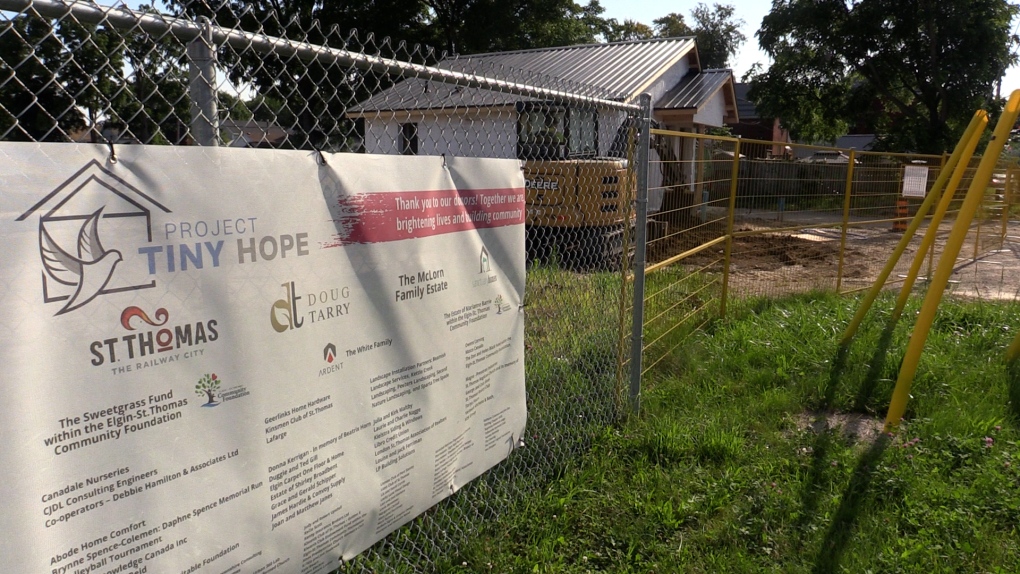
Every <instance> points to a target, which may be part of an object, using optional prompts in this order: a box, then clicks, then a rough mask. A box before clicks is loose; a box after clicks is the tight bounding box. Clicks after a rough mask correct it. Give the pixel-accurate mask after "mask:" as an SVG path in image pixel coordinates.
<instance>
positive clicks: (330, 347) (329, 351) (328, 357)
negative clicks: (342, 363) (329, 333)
mask: <svg viewBox="0 0 1020 574" xmlns="http://www.w3.org/2000/svg"><path fill="white" fill-rule="evenodd" d="M322 360H324V361H326V362H327V363H332V362H333V361H335V360H336V345H334V344H333V343H327V344H326V346H325V347H323V348H322Z"/></svg>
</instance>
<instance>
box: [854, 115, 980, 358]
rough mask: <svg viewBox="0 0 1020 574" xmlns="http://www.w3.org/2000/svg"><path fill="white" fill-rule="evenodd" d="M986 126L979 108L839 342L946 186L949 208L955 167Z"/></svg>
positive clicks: (971, 151) (862, 313)
mask: <svg viewBox="0 0 1020 574" xmlns="http://www.w3.org/2000/svg"><path fill="white" fill-rule="evenodd" d="M987 125H988V114H987V113H986V112H985V111H984V110H978V111H977V112H975V114H974V117H973V118H972V119H971V120H970V125H968V126H967V130H966V131H965V132H964V133H963V137H961V138H960V141H959V143H957V144H956V149H954V150H953V155H951V156H950V157H949V161H948V162H947V163H946V165H945V167H943V168H942V172H941V173H939V177H938V179H937V180H935V183H934V184H933V185H932V188H931V191H929V192H928V195H927V196H926V197H925V198H924V202H922V203H921V206H920V207H919V208H918V209H917V214H916V215H914V219H913V221H911V222H910V225H909V226H907V227H906V229H905V230H904V233H903V238H902V239H901V240H900V242H899V244H898V245H896V249H894V250H893V253H892V255H891V256H890V257H889V261H888V262H887V263H886V264H885V268H883V269H882V272H881V273H880V274H879V276H878V279H876V280H875V284H874V285H873V286H872V287H871V290H870V291H868V294H867V295H865V296H864V299H863V300H862V301H861V305H860V307H858V309H857V313H856V314H855V315H854V318H853V319H852V320H851V321H850V325H849V326H848V327H847V329H846V332H845V333H844V334H843V339H842V340H841V341H840V344H842V345H848V344H850V341H851V340H852V339H853V337H854V335H855V334H856V333H857V329H858V328H859V327H860V325H861V321H863V320H864V316H865V315H867V313H868V310H869V309H871V305H872V303H874V302H875V299H876V298H877V297H878V294H879V293H880V292H881V291H882V287H883V286H884V285H885V282H886V280H887V279H889V275H890V274H891V273H892V271H893V269H894V268H895V267H896V263H898V262H899V260H900V257H901V256H902V255H903V252H904V251H905V250H906V249H907V246H908V245H909V244H910V240H911V239H913V237H914V234H915V233H917V229H918V228H919V227H920V226H921V223H922V222H923V221H924V218H925V217H926V216H927V215H928V210H930V209H931V206H932V204H934V203H935V200H936V198H938V197H939V193H940V192H941V191H942V188H943V187H946V193H945V196H944V199H943V201H942V203H941V204H940V205H939V208H940V211H941V212H942V214H943V215H944V214H945V210H944V209H942V207H943V206H945V207H946V208H948V206H949V200H952V197H953V194H954V193H955V192H956V187H957V186H958V185H959V184H960V178H962V176H963V172H964V170H963V169H956V167H957V166H958V165H959V166H967V165H968V164H969V163H970V158H971V157H972V156H973V155H974V150H975V149H976V148H977V144H978V140H980V139H981V134H982V133H984V131H985V126H987ZM950 176H952V179H950ZM947 181H948V182H949V185H948V186H946V182H947ZM954 182H955V183H954ZM939 219H940V220H941V217H939ZM937 227H938V223H936V222H934V221H933V222H932V225H931V226H929V228H928V231H929V233H928V234H925V239H928V235H931V236H932V240H934V234H933V233H932V231H933V229H934V228H937ZM926 252H927V247H924V246H922V247H921V249H920V250H919V251H918V257H920V258H921V259H922V260H923V258H924V253H926ZM916 261H917V258H915V262H916ZM918 268H920V266H918ZM915 273H916V271H915ZM908 281H909V282H910V285H913V280H911V279H909V278H908ZM905 290H906V292H907V293H909V292H910V289H909V288H905Z"/></svg>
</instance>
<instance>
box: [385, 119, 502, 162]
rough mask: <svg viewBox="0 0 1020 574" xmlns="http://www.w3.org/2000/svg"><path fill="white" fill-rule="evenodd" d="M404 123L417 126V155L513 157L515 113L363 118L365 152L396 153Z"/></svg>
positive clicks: (398, 149) (398, 151) (398, 148)
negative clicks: (401, 127)
mask: <svg viewBox="0 0 1020 574" xmlns="http://www.w3.org/2000/svg"><path fill="white" fill-rule="evenodd" d="M405 123H415V124H418V154H419V155H440V154H448V155H452V156H460V157H495V158H509V159H513V158H516V157H517V113H516V112H513V111H510V110H485V111H484V112H482V113H473V114H472V115H465V114H453V113H440V114H429V115H425V114H421V113H418V114H416V115H414V116H411V117H407V116H404V117H400V116H393V117H389V118H385V119H376V118H365V151H366V152H368V153H381V154H397V153H400V126H401V124H405Z"/></svg>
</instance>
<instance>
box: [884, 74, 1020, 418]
mask: <svg viewBox="0 0 1020 574" xmlns="http://www.w3.org/2000/svg"><path fill="white" fill-rule="evenodd" d="M1018 115H1020V90H1016V91H1014V92H1013V93H1012V94H1011V95H1010V96H1009V101H1008V102H1006V108H1005V109H1004V110H1003V112H1002V115H1001V116H999V122H998V123H997V124H996V126H995V132H994V133H993V135H992V140H991V141H990V142H989V143H988V147H987V148H986V149H985V153H984V156H983V157H982V158H981V163H980V164H979V165H978V170H977V173H976V174H974V180H973V181H972V182H971V184H970V189H968V190H967V195H966V197H965V198H964V200H963V206H962V207H961V208H960V214H959V216H958V217H957V219H956V223H955V224H954V225H953V230H952V231H951V232H950V234H949V240H948V241H947V242H946V248H945V250H944V251H943V252H942V257H940V258H939V264H938V266H937V267H936V268H935V276H934V277H933V278H932V282H931V285H930V286H929V287H928V293H927V294H926V295H925V297H924V301H923V302H922V303H921V312H920V314H919V315H918V316H917V323H916V324H915V325H914V331H913V333H912V334H911V336H910V342H909V343H907V352H906V354H904V356H903V362H902V363H901V364H900V373H899V376H898V377H897V379H896V388H895V389H894V390H893V396H892V401H890V403H889V412H888V414H887V415H886V418H885V430H886V431H891V430H893V429H895V428H896V427H898V426H899V424H900V420H902V419H903V415H904V413H906V411H907V400H908V399H909V398H910V385H911V384H912V383H913V382H914V375H915V374H916V373H917V365H918V363H919V362H920V360H921V353H922V352H923V351H924V344H925V343H926V342H927V340H928V332H929V331H930V330H931V326H932V323H933V322H934V321H935V313H936V312H937V311H938V306H939V303H940V302H941V301H942V294H943V292H944V291H945V288H946V283H948V282H949V277H950V276H951V275H952V274H953V267H955V265H956V257H957V255H959V254H960V249H961V248H962V247H963V240H964V239H965V238H966V237H967V231H968V228H969V227H970V223H971V220H972V219H973V217H974V213H975V212H976V211H977V208H978V205H979V204H980V203H981V199H982V197H983V196H984V193H985V188H986V187H987V186H988V181H989V180H990V179H991V177H992V171H994V170H995V164H996V163H997V162H998V159H999V156H1000V155H1001V154H1002V150H1003V148H1004V147H1005V145H1006V140H1007V139H1008V138H1009V131H1010V130H1011V129H1012V128H1013V124H1014V123H1015V122H1016V118H1017V116H1018Z"/></svg>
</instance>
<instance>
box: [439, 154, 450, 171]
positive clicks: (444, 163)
mask: <svg viewBox="0 0 1020 574" xmlns="http://www.w3.org/2000/svg"><path fill="white" fill-rule="evenodd" d="M439 155H440V157H442V158H443V169H450V168H449V167H447V165H446V154H445V153H441V154H439Z"/></svg>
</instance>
